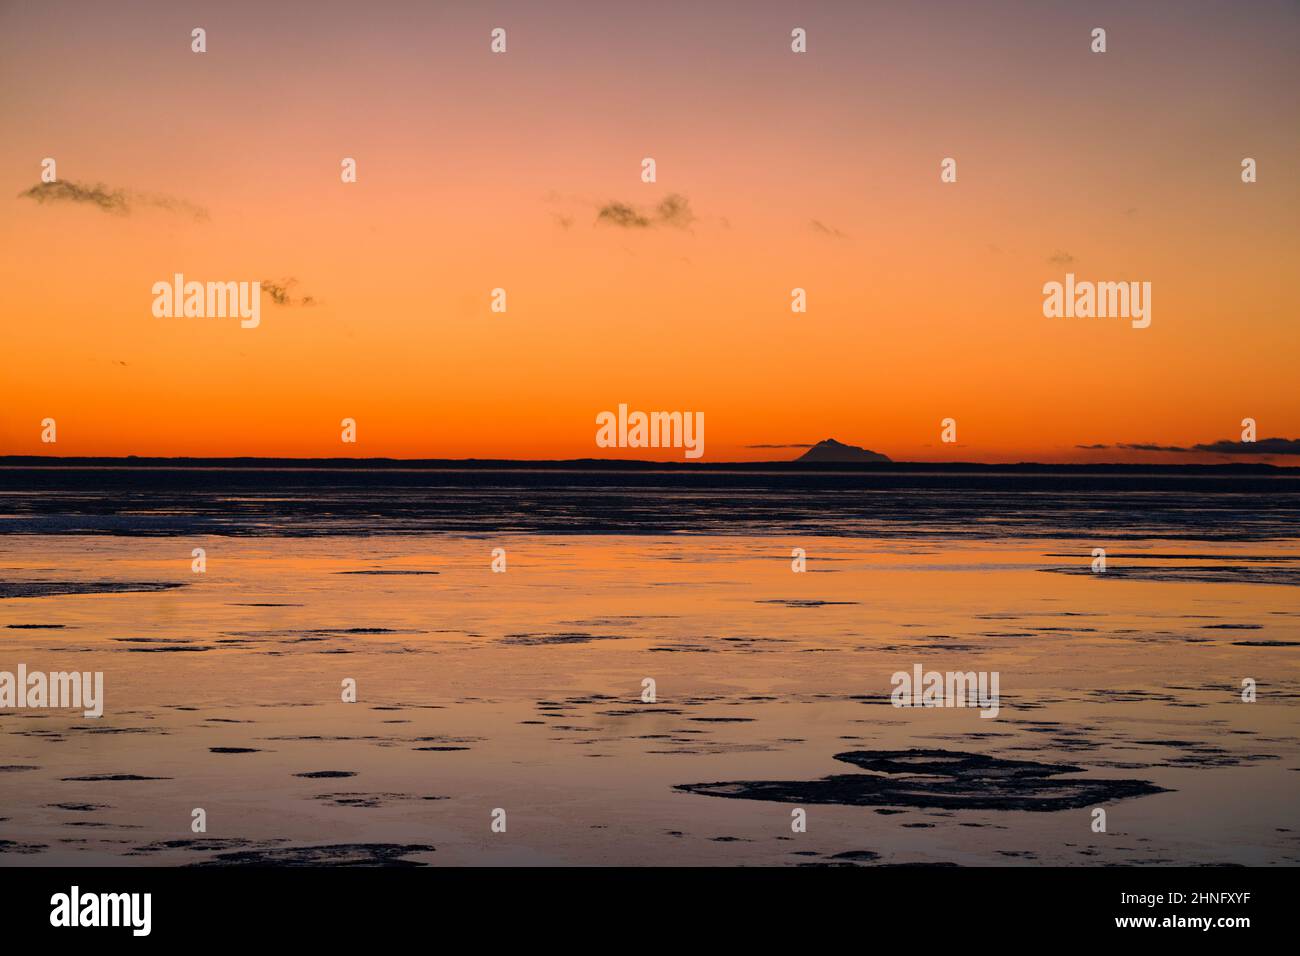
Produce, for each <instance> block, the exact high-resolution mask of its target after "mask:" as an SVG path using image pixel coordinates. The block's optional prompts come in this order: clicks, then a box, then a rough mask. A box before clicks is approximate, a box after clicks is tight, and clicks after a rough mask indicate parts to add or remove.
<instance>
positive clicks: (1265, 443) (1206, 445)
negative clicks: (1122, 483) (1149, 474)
mask: <svg viewBox="0 0 1300 956" xmlns="http://www.w3.org/2000/svg"><path fill="white" fill-rule="evenodd" d="M1074 447H1075V448H1081V449H1084V450H1086V451H1107V450H1111V449H1119V450H1121V451H1158V452H1166V453H1172V454H1178V455H1191V454H1205V453H1209V454H1213V455H1300V438H1261V439H1259V440H1258V441H1232V440H1231V439H1227V438H1225V439H1222V440H1220V441H1215V442H1201V443H1198V444H1195V445H1155V444H1151V443H1148V442H1118V443H1116V444H1114V445H1075V446H1074Z"/></svg>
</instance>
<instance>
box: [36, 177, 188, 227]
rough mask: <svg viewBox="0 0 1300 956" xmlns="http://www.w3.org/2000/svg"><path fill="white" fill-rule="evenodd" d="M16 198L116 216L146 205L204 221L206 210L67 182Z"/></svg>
mask: <svg viewBox="0 0 1300 956" xmlns="http://www.w3.org/2000/svg"><path fill="white" fill-rule="evenodd" d="M18 198H19V199H34V200H36V202H38V203H40V204H42V205H46V204H49V203H73V204H81V205H89V206H94V207H96V208H97V209H102V210H103V211H104V212H107V213H111V214H113V215H116V216H125V215H128V214H129V213H130V212H131V211H132V210H133V209H135V208H138V207H140V206H147V207H152V208H154V209H163V210H166V211H167V212H171V213H177V214H179V215H183V216H188V217H190V218H191V219H207V218H208V211H207V210H206V209H204V208H203V207H202V206H196V205H195V204H194V203H192V202H189V201H188V200H185V199H177V198H175V197H174V196H162V195H158V194H154V193H141V192H135V191H133V190H130V189H110V188H109V187H108V186H105V185H104V184H103V183H79V182H76V181H75V180H71V179H60V180H58V181H57V182H52V183H37V184H36V185H35V186H32V187H31V188H30V189H25V190H23V191H22V192H20V193H19V194H18Z"/></svg>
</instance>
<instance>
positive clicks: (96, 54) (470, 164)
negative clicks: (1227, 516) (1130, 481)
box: [0, 0, 1300, 464]
mask: <svg viewBox="0 0 1300 956" xmlns="http://www.w3.org/2000/svg"><path fill="white" fill-rule="evenodd" d="M198 26H201V27H203V28H204V29H206V31H207V47H208V49H207V52H206V53H203V54H196V53H193V52H191V49H190V43H191V40H190V31H191V30H192V29H193V28H194V27H198ZM497 26H500V27H504V28H505V29H506V30H507V36H508V46H507V52H506V53H505V54H493V53H492V52H490V50H489V42H490V37H489V34H490V31H491V30H492V28H493V27H497ZM1097 26H1101V27H1104V28H1106V30H1107V34H1108V50H1107V52H1105V53H1104V54H1096V53H1092V52H1091V51H1090V49H1089V44H1090V32H1091V30H1092V28H1093V27H1097ZM794 27H803V28H805V29H806V30H807V31H808V52H807V53H806V54H794V53H792V52H791V51H790V31H791V29H792V28H794ZM1297 50H1300V7H1297V6H1296V5H1295V4H1293V3H1284V2H1278V3H1268V2H1260V3H1252V4H1219V3H1197V2H1190V3H1189V2H1178V3H1143V4H1131V3H1113V4H1108V3H1093V4H1088V5H1086V6H1085V5H1076V4H1072V3H1052V2H1023V3H993V4H971V3H951V4H947V3H917V4H866V3H830V2H826V3H699V2H691V3H685V2H665V3H655V4H641V3H629V2H611V3H594V2H593V3H547V4H539V3H485V4H468V3H466V4H447V5H433V4H425V3H414V2H411V3H393V2H373V3H364V4H352V3H302V4H293V3H280V4H264V3H238V2H232V3H223V4H194V3H183V2H168V3H134V4H129V5H122V6H121V7H119V6H118V5H115V4H114V5H110V4H102V3H93V4H92V3H61V2H57V0H53V2H47V3H40V4H35V3H32V4H29V3H18V2H0V129H3V132H4V135H3V136H0V454H43V455H129V454H134V455H195V456H224V455H268V456H270V455H275V456H333V455H348V456H353V455H355V456H394V457H448V458H460V457H514V458H572V457H597V456H611V457H615V456H616V457H641V458H648V457H654V458H662V459H674V460H681V458H682V454H681V451H680V450H674V449H653V450H645V449H635V450H634V449H627V450H620V449H599V448H597V447H596V445H595V441H594V436H595V433H596V425H595V416H596V414H597V413H598V412H600V411H603V410H607V409H610V410H612V409H616V408H617V406H618V404H619V403H620V402H625V403H627V404H629V405H630V406H631V407H632V408H633V409H644V410H647V411H649V410H657V409H666V410H683V411H703V412H704V413H705V416H706V421H707V428H706V453H705V456H704V458H703V460H704V461H726V460H743V459H774V458H776V459H780V458H792V457H795V456H796V455H797V454H799V452H800V449H798V448H782V449H771V448H759V447H752V446H759V445H791V446H792V445H799V444H807V443H811V442H815V441H818V440H819V439H822V438H826V437H835V438H837V439H839V440H841V441H845V442H850V443H853V444H859V445H863V446H866V447H868V448H872V449H874V450H877V451H880V452H883V453H885V454H887V455H889V456H890V457H892V458H894V459H919V460H977V461H992V462H997V461H1017V460H1041V461H1221V460H1238V461H1242V460H1272V461H1275V462H1277V463H1279V464H1286V463H1287V462H1288V461H1290V462H1300V458H1296V457H1295V456H1294V455H1292V456H1284V455H1280V456H1277V457H1274V458H1269V457H1268V456H1241V455H1236V456H1232V458H1231V459H1227V458H1225V457H1224V456H1220V455H1212V454H1171V453H1168V452H1160V453H1152V452H1143V451H1135V450H1130V449H1123V448H1114V447H1110V448H1101V449H1094V450H1086V449H1083V448H1080V447H1078V446H1081V445H1108V446H1112V445H1118V444H1123V443H1154V444H1159V445H1165V446H1177V447H1189V446H1192V445H1194V444H1197V443H1208V442H1214V441H1218V440H1225V439H1227V440H1233V441H1235V440H1237V439H1238V438H1239V437H1240V432H1241V425H1240V422H1241V420H1242V419H1243V418H1245V417H1247V416H1249V417H1252V418H1254V419H1255V420H1256V421H1257V422H1258V428H1259V437H1260V438H1261V439H1262V438H1300V401H1298V400H1297V388H1296V380H1297V376H1296V359H1297V355H1298V354H1300V321H1298V320H1300V316H1297V306H1296V301H1297V299H1296V294H1295V290H1294V284H1295V282H1296V281H1297V275H1300V270H1298V269H1297V262H1298V261H1300V256H1298V253H1300V241H1298V239H1297V223H1300V192H1298V191H1297V181H1298V179H1297V176H1298V174H1300V168H1298V167H1300V163H1298V162H1297V157H1298V156H1300V122H1298V120H1300V116H1298V115H1297V100H1296V91H1297V89H1298V88H1300V54H1298V53H1297ZM948 156H951V157H953V158H955V159H956V160H957V164H958V166H957V168H958V181H957V182H956V183H953V184H944V183H941V182H940V178H939V164H940V160H941V159H943V158H944V157H948ZM45 157H52V158H54V159H55V160H56V162H57V172H58V177H59V180H60V181H65V182H72V183H76V184H80V185H81V186H84V187H93V186H94V185H95V184H102V185H103V187H104V189H105V190H106V191H107V192H109V193H113V192H115V191H119V190H120V191H122V193H121V195H122V197H123V198H122V201H123V202H124V203H125V206H126V208H125V210H107V211H106V210H104V209H102V208H100V207H99V206H98V205H96V204H95V203H93V202H77V201H72V200H69V199H63V200H59V199H52V200H50V201H46V202H38V201H36V200H35V199H34V198H32V197H31V196H24V195H22V194H23V193H25V192H26V191H27V190H30V189H32V187H34V186H36V185H37V184H38V183H39V182H40V175H41V162H42V160H43V159H44V158H45ZM344 157H354V158H355V159H356V161H357V171H358V181H357V182H356V183H354V184H345V183H342V182H341V181H340V161H341V160H342V159H343V158H344ZM643 157H653V158H654V159H655V160H656V163H657V174H658V181H657V182H656V183H653V184H646V183H643V182H642V181H641V178H640V173H641V160H642V158H643ZM1244 157H1252V158H1254V159H1255V160H1256V161H1257V163H1258V177H1259V178H1258V182H1256V183H1252V184H1245V183H1243V182H1242V181H1241V175H1240V172H1241V161H1242V159H1243V158H1244ZM669 196H677V197H682V199H683V200H684V201H685V203H686V204H687V205H686V207H685V210H684V211H683V212H681V213H680V214H679V215H677V216H676V217H670V218H669V220H668V221H663V220H662V219H660V218H659V217H657V216H656V214H655V210H656V208H657V207H658V205H659V204H660V203H661V202H662V201H663V200H664V199H665V198H666V197H669ZM612 203H621V204H626V205H628V206H630V207H632V208H634V209H636V210H637V211H639V212H640V213H641V214H643V215H644V216H645V217H646V219H647V220H649V224H648V225H635V224H634V225H621V224H618V223H615V222H611V221H609V220H608V218H601V217H600V211H601V209H602V208H605V207H607V206H609V204H612ZM1067 271H1069V272H1074V273H1075V274H1076V276H1077V277H1078V278H1079V279H1080V280H1095V281H1149V282H1150V283H1151V285H1152V323H1151V327H1150V328H1147V329H1142V330H1138V329H1133V328H1131V327H1130V325H1129V322H1128V321H1127V320H1125V319H1048V318H1044V316H1043V314H1042V301H1043V295H1042V286H1043V284H1044V283H1045V282H1048V281H1052V280H1057V281H1060V280H1062V279H1063V278H1064V275H1065V273H1066V272H1067ZM176 272H181V273H184V275H185V276H186V278H187V279H195V280H199V281H207V280H214V281H231V280H234V281H237V280H263V279H275V280H285V279H290V278H291V279H293V280H294V281H295V284H294V285H293V286H292V288H291V290H290V296H291V299H292V302H291V304H286V305H276V304H273V303H272V301H271V299H270V298H269V297H265V296H264V298H263V302H262V315H261V325H260V327H259V328H256V329H241V328H240V326H239V322H238V320H237V319H194V318H190V319H186V318H155V317H154V316H153V314H152V312H151V305H152V301H153V296H152V293H151V291H150V290H151V287H152V285H153V284H154V283H155V282H158V281H160V280H161V281H170V279H171V277H172V275H173V273H176ZM497 287H501V288H504V289H506V291H507V295H508V311H507V312H506V313H505V314H493V313H492V312H491V311H490V310H489V303H490V297H491V291H492V290H493V289H494V288H497ZM794 287H802V288H805V289H806V290H807V295H808V311H807V313H806V314H792V313H791V311H790V291H791V289H792V288H794ZM303 297H309V298H310V299H311V300H312V303H311V304H306V305H304V304H302V303H301V299H302V298H303ZM47 417H50V418H54V419H55V420H56V421H57V427H58V442H57V444H53V445H51V444H43V443H42V442H41V421H42V419H44V418H47ZM345 417H350V418H354V419H355V420H356V421H357V423H358V438H359V441H358V442H357V444H355V445H344V444H342V443H341V442H340V427H339V423H340V420H341V419H343V418H345ZM946 417H952V418H955V419H956V420H957V422H958V438H959V441H958V443H957V444H956V445H945V444H941V443H940V441H939V432H940V421H941V419H943V418H946Z"/></svg>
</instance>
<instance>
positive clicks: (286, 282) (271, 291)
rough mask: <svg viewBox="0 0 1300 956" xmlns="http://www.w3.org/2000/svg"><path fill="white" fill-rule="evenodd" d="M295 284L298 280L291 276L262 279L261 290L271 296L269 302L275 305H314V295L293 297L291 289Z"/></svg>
mask: <svg viewBox="0 0 1300 956" xmlns="http://www.w3.org/2000/svg"><path fill="white" fill-rule="evenodd" d="M297 284H298V280H297V279H295V278H293V277H292V276H290V277H289V278H287V279H263V280H262V291H263V292H265V293H266V294H267V295H269V296H270V297H271V302H272V303H273V304H275V305H300V306H313V305H315V304H316V298H315V296H310V295H304V296H302V297H301V298H298V299H295V298H294V297H293V291H292V290H293V288H294V286H296V285H297Z"/></svg>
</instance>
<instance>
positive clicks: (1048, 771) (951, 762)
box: [674, 750, 1165, 811]
mask: <svg viewBox="0 0 1300 956" xmlns="http://www.w3.org/2000/svg"><path fill="white" fill-rule="evenodd" d="M835 759H836V760H840V761H843V762H844V763H850V764H853V765H854V766H857V767H859V768H861V769H863V770H866V771H869V772H868V773H865V774H836V775H833V776H830V777H823V778H822V779H820V780H807V781H798V780H796V781H782V780H751V781H732V782H724V783H693V784H680V785H678V786H676V787H674V789H675V790H679V791H682V792H685V793H695V794H701V795H704V796H711V797H729V798H733V799H741V800H772V801H777V802H781V803H828V804H843V805H846V806H904V807H917V808H944V809H953V810H962V809H969V810H1034V811H1048V810H1071V809H1078V808H1080V807H1087V806H1092V805H1094V804H1097V803H1103V802H1105V801H1109V800H1119V799H1123V798H1126V797H1137V796H1145V795H1146V794H1151V793H1161V792H1164V789H1165V788H1163V787H1158V786H1156V785H1155V784H1152V783H1149V782H1147V781H1145V780H1098V779H1092V778H1079V779H1073V780H1058V779H1053V778H1056V777H1058V776H1060V775H1061V774H1071V773H1079V772H1081V770H1082V768H1080V767H1073V766H1069V765H1067V764H1044V763H1037V762H1035V761H1030V760H1007V759H1003V758H1000V757H992V756H989V755H987V754H972V753H961V752H958V751H953V750H880V751H868V750H855V751H849V752H847V753H841V754H836V755H835Z"/></svg>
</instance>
